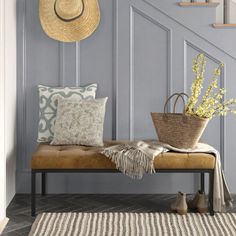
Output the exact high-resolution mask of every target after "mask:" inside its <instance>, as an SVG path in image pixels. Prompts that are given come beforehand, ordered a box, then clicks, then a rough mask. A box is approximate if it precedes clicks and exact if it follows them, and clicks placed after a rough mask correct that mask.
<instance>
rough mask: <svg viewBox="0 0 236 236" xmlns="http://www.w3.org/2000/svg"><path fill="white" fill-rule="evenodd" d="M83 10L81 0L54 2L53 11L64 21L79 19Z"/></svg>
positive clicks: (58, 0)
mask: <svg viewBox="0 0 236 236" xmlns="http://www.w3.org/2000/svg"><path fill="white" fill-rule="evenodd" d="M83 10H84V4H83V0H55V11H56V13H57V15H58V16H59V17H60V18H62V19H64V20H71V19H74V18H77V17H79V16H80V15H81V14H82V13H83Z"/></svg>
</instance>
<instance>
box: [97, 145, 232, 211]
mask: <svg viewBox="0 0 236 236" xmlns="http://www.w3.org/2000/svg"><path fill="white" fill-rule="evenodd" d="M168 151H175V152H186V153H193V152H201V153H211V154H214V156H215V157H216V164H215V169H214V192H213V208H214V211H216V212H223V211H225V208H226V207H232V198H231V196H230V192H229V189H228V187H227V184H226V180H225V177H224V173H223V171H222V169H221V161H220V154H219V152H218V151H217V150H216V149H214V148H213V147H211V146H209V145H207V144H204V143H198V145H197V146H196V147H195V148H194V149H178V148H175V147H172V146H170V145H168V144H164V143H160V142H156V141H145V142H143V141H139V142H134V143H132V144H121V145H115V146H111V147H108V148H104V149H103V150H102V152H101V153H102V154H104V155H105V156H107V157H108V158H110V159H111V160H112V161H113V162H114V163H115V164H116V167H117V169H118V170H120V171H121V172H122V173H124V174H126V175H128V176H129V177H131V178H137V179H141V178H142V177H143V175H144V173H155V168H154V165H153V162H154V159H155V157H156V156H158V155H159V154H161V153H163V152H168Z"/></svg>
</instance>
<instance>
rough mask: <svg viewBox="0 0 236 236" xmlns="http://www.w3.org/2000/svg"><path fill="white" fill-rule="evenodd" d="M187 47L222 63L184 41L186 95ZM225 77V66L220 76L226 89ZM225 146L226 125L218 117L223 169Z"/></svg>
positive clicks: (221, 118)
mask: <svg viewBox="0 0 236 236" xmlns="http://www.w3.org/2000/svg"><path fill="white" fill-rule="evenodd" d="M188 47H190V48H192V49H193V50H195V51H197V52H198V53H200V54H204V55H205V56H206V57H207V58H208V59H210V60H211V61H213V62H215V63H216V64H220V63H222V61H220V60H219V59H217V58H216V57H214V56H212V55H211V54H210V53H209V52H208V51H207V50H205V49H202V48H200V47H198V46H196V45H195V44H194V43H192V42H190V41H189V40H187V39H184V92H185V93H187V50H188ZM224 64H225V63H224ZM225 75H226V65H225V66H224V68H223V69H222V73H221V75H220V87H221V88H225V87H226V85H225V78H226V77H225ZM225 146H226V123H225V118H224V117H222V116H221V117H220V156H221V163H222V167H223V168H224V165H225V155H226V154H225Z"/></svg>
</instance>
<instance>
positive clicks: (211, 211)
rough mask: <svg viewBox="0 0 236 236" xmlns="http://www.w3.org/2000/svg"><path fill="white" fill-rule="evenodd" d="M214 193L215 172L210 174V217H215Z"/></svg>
mask: <svg viewBox="0 0 236 236" xmlns="http://www.w3.org/2000/svg"><path fill="white" fill-rule="evenodd" d="M213 191H214V170H213V171H211V172H210V174H209V207H210V209H209V210H210V215H211V216H214V214H215V212H214V208H213Z"/></svg>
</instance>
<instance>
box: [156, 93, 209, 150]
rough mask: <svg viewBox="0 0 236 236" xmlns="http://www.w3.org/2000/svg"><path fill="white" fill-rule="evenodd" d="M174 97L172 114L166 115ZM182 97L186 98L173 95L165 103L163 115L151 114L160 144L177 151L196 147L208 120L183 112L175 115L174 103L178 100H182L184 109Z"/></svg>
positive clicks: (180, 94) (179, 94)
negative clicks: (167, 145)
mask: <svg viewBox="0 0 236 236" xmlns="http://www.w3.org/2000/svg"><path fill="white" fill-rule="evenodd" d="M174 96H177V98H176V100H175V103H174V109H173V113H167V112H166V108H167V104H168V102H169V101H170V99H171V98H172V97H174ZM183 96H187V94H185V93H175V94H173V95H172V96H170V97H169V98H168V99H167V101H166V103H165V106H164V113H156V112H151V116H152V120H153V123H154V126H155V129H156V132H157V135H158V137H159V141H160V142H163V143H167V144H169V145H171V146H173V147H176V148H179V149H189V148H194V147H195V146H196V144H197V143H198V141H199V139H200V138H201V136H202V134H203V132H204V130H205V128H206V126H207V124H208V121H209V119H202V118H199V117H195V116H189V115H185V114H184V112H183V113H175V107H176V103H177V101H178V99H179V98H182V100H183V103H184V107H185V101H184V98H183Z"/></svg>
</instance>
